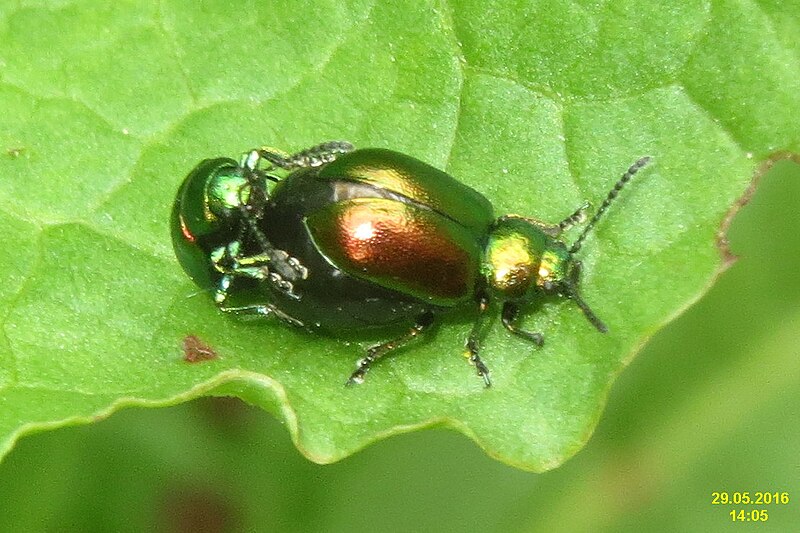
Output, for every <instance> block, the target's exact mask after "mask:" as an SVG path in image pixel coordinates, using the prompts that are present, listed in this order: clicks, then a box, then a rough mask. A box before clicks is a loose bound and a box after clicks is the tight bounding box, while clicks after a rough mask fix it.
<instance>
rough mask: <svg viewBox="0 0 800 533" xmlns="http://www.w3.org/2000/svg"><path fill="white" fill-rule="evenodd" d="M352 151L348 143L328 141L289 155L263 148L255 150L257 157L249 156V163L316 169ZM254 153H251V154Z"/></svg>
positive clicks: (290, 168) (289, 168)
mask: <svg viewBox="0 0 800 533" xmlns="http://www.w3.org/2000/svg"><path fill="white" fill-rule="evenodd" d="M352 151H353V145H352V144H350V143H349V142H347V141H328V142H324V143H321V144H318V145H316V146H312V147H311V148H306V149H305V150H301V151H300V152H297V153H295V154H287V153H286V152H283V151H281V150H276V149H274V148H269V147H263V148H261V149H259V150H253V152H256V153H257V156H253V155H248V162H249V161H250V160H251V159H252V160H253V164H254V165H258V162H259V160H262V161H267V162H268V163H270V164H271V165H272V166H275V167H278V168H282V169H284V170H294V169H297V168H315V167H319V166H322V165H325V164H327V163H330V162H331V161H334V160H335V159H336V158H337V157H338V156H340V155H341V154H346V153H347V152H352ZM253 152H250V154H252V153H253ZM254 168H255V167H254Z"/></svg>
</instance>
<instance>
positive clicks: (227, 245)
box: [172, 141, 649, 387]
mask: <svg viewBox="0 0 800 533" xmlns="http://www.w3.org/2000/svg"><path fill="white" fill-rule="evenodd" d="M648 160H649V158H647V157H643V158H641V159H639V160H638V161H637V162H636V163H634V164H633V165H632V166H631V167H630V168H629V169H628V171H627V172H625V174H624V175H623V176H622V178H620V180H619V181H617V183H616V184H615V185H614V187H613V188H612V189H611V191H610V192H609V193H608V196H607V197H606V198H605V200H604V201H603V203H602V204H601V205H600V207H599V208H598V209H597V211H596V212H595V214H594V216H593V217H592V218H591V220H589V222H588V224H587V225H586V227H585V228H584V230H583V232H582V233H581V234H580V235H579V236H578V238H577V239H576V240H575V242H574V243H573V244H571V245H567V244H565V243H564V242H563V241H562V240H559V236H560V235H561V234H562V232H563V231H564V230H566V229H567V228H569V227H571V226H573V225H575V224H577V223H582V222H584V221H585V218H586V217H585V214H586V210H587V209H588V204H586V205H584V206H582V207H581V208H579V209H578V210H577V211H575V212H574V213H573V214H571V215H570V216H568V217H566V218H565V219H564V220H562V221H561V222H559V223H557V224H547V223H544V222H541V221H539V220H535V219H532V218H525V217H521V216H516V215H506V216H501V217H499V218H497V217H495V215H494V212H493V208H492V205H491V204H490V203H489V201H488V200H487V199H486V198H485V197H484V196H482V195H481V194H480V193H478V192H477V191H475V190H473V189H471V188H469V187H467V186H466V185H464V184H462V183H460V182H458V181H456V180H455V179H454V178H453V177H451V176H450V175H448V174H446V173H444V172H442V171H441V170H438V169H436V168H434V167H432V166H430V165H428V164H426V163H423V162H422V161H419V160H417V159H414V158H413V157H410V156H407V155H404V154H401V153H398V152H393V151H390V150H385V149H378V148H367V149H359V150H355V149H354V148H353V146H352V145H351V144H349V143H347V142H341V141H335V142H328V143H324V144H320V145H318V146H315V147H313V148H310V149H308V150H304V151H302V152H299V153H297V154H294V155H289V154H285V153H283V152H280V151H278V150H274V149H271V148H261V149H256V150H252V151H250V152H248V153H245V154H244V155H243V156H242V158H241V160H240V161H239V162H237V161H235V160H233V159H228V158H217V159H206V160H204V161H202V162H201V163H200V164H199V165H198V166H197V167H196V168H195V169H194V170H192V172H191V173H190V174H189V175H188V176H187V178H186V179H185V181H184V182H183V184H182V185H181V187H180V189H179V191H178V194H177V198H176V200H175V205H174V208H173V213H172V237H173V244H174V248H175V253H176V255H177V257H178V260H179V262H180V264H181V266H182V267H183V269H184V270H185V271H186V273H187V274H188V275H189V276H190V277H191V278H192V279H193V280H194V282H195V283H196V284H197V285H198V286H200V287H201V288H202V289H204V290H208V291H210V292H212V293H213V295H214V300H215V302H216V304H217V306H219V308H220V309H221V310H223V311H226V312H230V313H235V314H246V315H259V316H276V317H278V318H279V319H281V320H283V321H285V322H288V323H291V324H294V325H296V326H304V327H307V328H309V329H322V330H328V331H331V330H333V331H339V330H346V329H363V328H369V327H376V326H387V325H393V324H394V325H401V324H404V323H405V324H406V325H408V326H409V329H408V330H407V331H406V333H405V334H403V335H401V336H399V337H398V338H395V339H391V340H389V341H386V342H383V343H381V344H378V345H375V346H373V347H372V348H370V349H369V350H367V353H366V355H365V356H364V357H363V358H362V359H361V360H360V361H359V362H358V365H357V369H356V370H355V372H353V374H352V375H351V376H350V379H349V380H348V382H347V383H348V384H353V383H360V382H362V381H363V379H364V376H365V374H366V373H367V371H368V370H369V368H370V366H371V365H372V364H373V363H374V362H375V361H376V360H378V359H380V358H381V357H383V356H385V355H386V354H387V353H389V352H391V351H392V350H394V349H396V348H398V347H399V346H402V345H404V344H406V343H407V342H409V341H410V340H412V339H413V338H415V337H417V336H418V335H420V334H421V333H423V332H424V331H425V330H426V329H428V328H429V327H430V326H431V325H432V324H433V322H434V319H435V316H436V315H437V314H438V313H440V312H442V311H445V310H447V309H451V308H455V307H459V306H464V305H474V306H475V307H477V317H476V318H475V322H474V324H473V327H472V330H471V331H470V333H469V336H468V337H467V341H466V347H465V350H464V355H465V357H467V359H468V360H469V362H470V363H472V364H473V365H474V366H475V368H476V369H477V372H478V375H479V376H481V377H482V378H483V380H484V382H485V384H486V386H487V387H488V386H490V384H491V382H490V380H489V370H488V369H487V367H486V365H484V363H483V361H481V358H480V356H479V348H480V336H481V332H482V330H483V327H482V326H483V324H484V323H485V321H486V319H487V317H488V316H489V313H488V311H489V310H490V309H491V308H493V305H491V304H496V305H497V306H498V308H499V309H501V311H500V313H501V321H502V323H503V326H505V328H506V329H507V330H508V331H510V332H511V333H513V334H515V335H518V336H520V337H522V338H525V339H527V340H528V341H531V342H533V343H535V344H537V345H539V346H541V345H542V343H543V337H542V334H541V333H534V332H530V331H526V330H524V329H521V328H519V327H518V326H517V325H516V319H517V315H518V313H519V306H520V305H521V304H523V303H525V302H529V301H532V300H535V299H537V298H540V297H542V296H543V295H548V294H557V295H561V296H564V297H567V298H570V299H571V300H573V301H574V302H575V303H576V304H577V306H578V307H579V308H580V310H581V311H582V312H583V314H584V315H585V316H586V318H587V319H588V320H589V322H591V323H592V325H594V327H595V328H597V329H598V330H599V331H601V332H605V331H606V330H607V328H606V326H605V324H603V322H602V321H601V320H600V319H599V318H598V317H597V316H596V315H595V314H594V313H593V312H592V310H591V309H590V308H589V306H588V305H587V304H586V302H584V300H583V299H582V298H581V296H580V293H579V291H578V282H579V278H580V272H581V262H580V261H578V260H577V259H576V258H575V254H576V253H577V252H578V250H579V249H580V248H581V245H582V243H583V241H584V239H585V238H586V236H587V235H588V234H589V232H590V231H591V229H592V228H593V227H594V226H595V224H596V223H597V221H598V220H599V219H600V217H601V216H602V215H603V213H604V212H605V211H606V209H607V208H608V206H609V205H610V204H611V202H612V201H613V200H614V198H616V196H617V194H618V193H619V191H620V190H621V189H622V188H623V186H624V185H625V184H626V183H628V181H629V180H630V179H631V178H632V177H633V175H634V174H636V172H637V171H638V170H639V169H640V168H642V167H643V166H644V165H645V164H647V162H648Z"/></svg>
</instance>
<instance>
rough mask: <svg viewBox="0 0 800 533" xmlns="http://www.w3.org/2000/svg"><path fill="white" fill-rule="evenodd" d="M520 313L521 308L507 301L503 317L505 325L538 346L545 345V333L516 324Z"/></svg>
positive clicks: (515, 333) (512, 331)
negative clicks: (521, 327) (525, 328)
mask: <svg viewBox="0 0 800 533" xmlns="http://www.w3.org/2000/svg"><path fill="white" fill-rule="evenodd" d="M518 315H519V308H518V307H517V306H516V305H515V304H513V303H511V302H506V303H505V304H503V312H502V317H501V320H502V322H503V326H504V327H505V328H506V329H507V330H508V331H510V332H511V333H513V334H514V335H516V336H518V337H522V338H523V339H525V340H528V341H530V342H532V343H534V344H535V345H536V346H539V347H541V346H542V345H544V335H542V334H541V333H536V332H533V331H526V330H524V329H520V328H519V327H517V325H516V324H514V322H515V321H516V320H517V316H518Z"/></svg>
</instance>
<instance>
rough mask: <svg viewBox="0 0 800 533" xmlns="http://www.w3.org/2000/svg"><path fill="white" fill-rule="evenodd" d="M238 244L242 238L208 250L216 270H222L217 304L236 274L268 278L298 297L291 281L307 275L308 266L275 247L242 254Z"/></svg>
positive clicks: (224, 296)
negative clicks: (266, 251) (250, 253)
mask: <svg viewBox="0 0 800 533" xmlns="http://www.w3.org/2000/svg"><path fill="white" fill-rule="evenodd" d="M240 248H241V241H233V242H231V243H229V244H228V245H227V246H220V247H219V248H216V249H215V250H214V251H212V252H211V255H210V259H211V263H212V264H213V265H214V268H215V269H216V270H217V271H219V272H220V273H222V274H224V276H223V277H222V279H221V280H220V283H219V288H218V289H217V291H216V294H215V297H214V299H215V300H216V302H217V304H221V303H222V302H223V301H225V298H226V296H227V292H228V287H229V286H230V284H231V282H232V281H233V278H235V277H242V278H250V279H255V280H269V282H270V283H272V285H273V286H275V287H276V288H277V289H279V290H281V291H282V292H284V293H286V294H287V295H288V296H290V297H292V298H295V299H299V298H300V296H299V295H298V294H296V293H295V292H294V285H293V284H292V281H295V280H298V279H306V278H307V277H308V269H307V268H306V267H304V266H303V265H302V264H301V263H300V261H299V260H298V259H297V258H294V257H291V256H290V255H289V254H287V253H286V252H284V251H283V250H277V249H275V248H270V250H269V252H271V253H263V254H258V255H249V256H245V255H241V253H240Z"/></svg>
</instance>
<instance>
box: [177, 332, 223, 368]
mask: <svg viewBox="0 0 800 533" xmlns="http://www.w3.org/2000/svg"><path fill="white" fill-rule="evenodd" d="M217 357H219V356H218V355H217V352H215V351H214V350H213V349H212V348H211V347H210V346H209V345H208V344H206V343H204V342H203V341H201V340H200V339H199V338H198V337H197V336H196V335H187V336H186V337H185V338H184V339H183V360H184V361H186V362H187V363H202V362H203V361H211V360H212V359H216V358H217Z"/></svg>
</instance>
